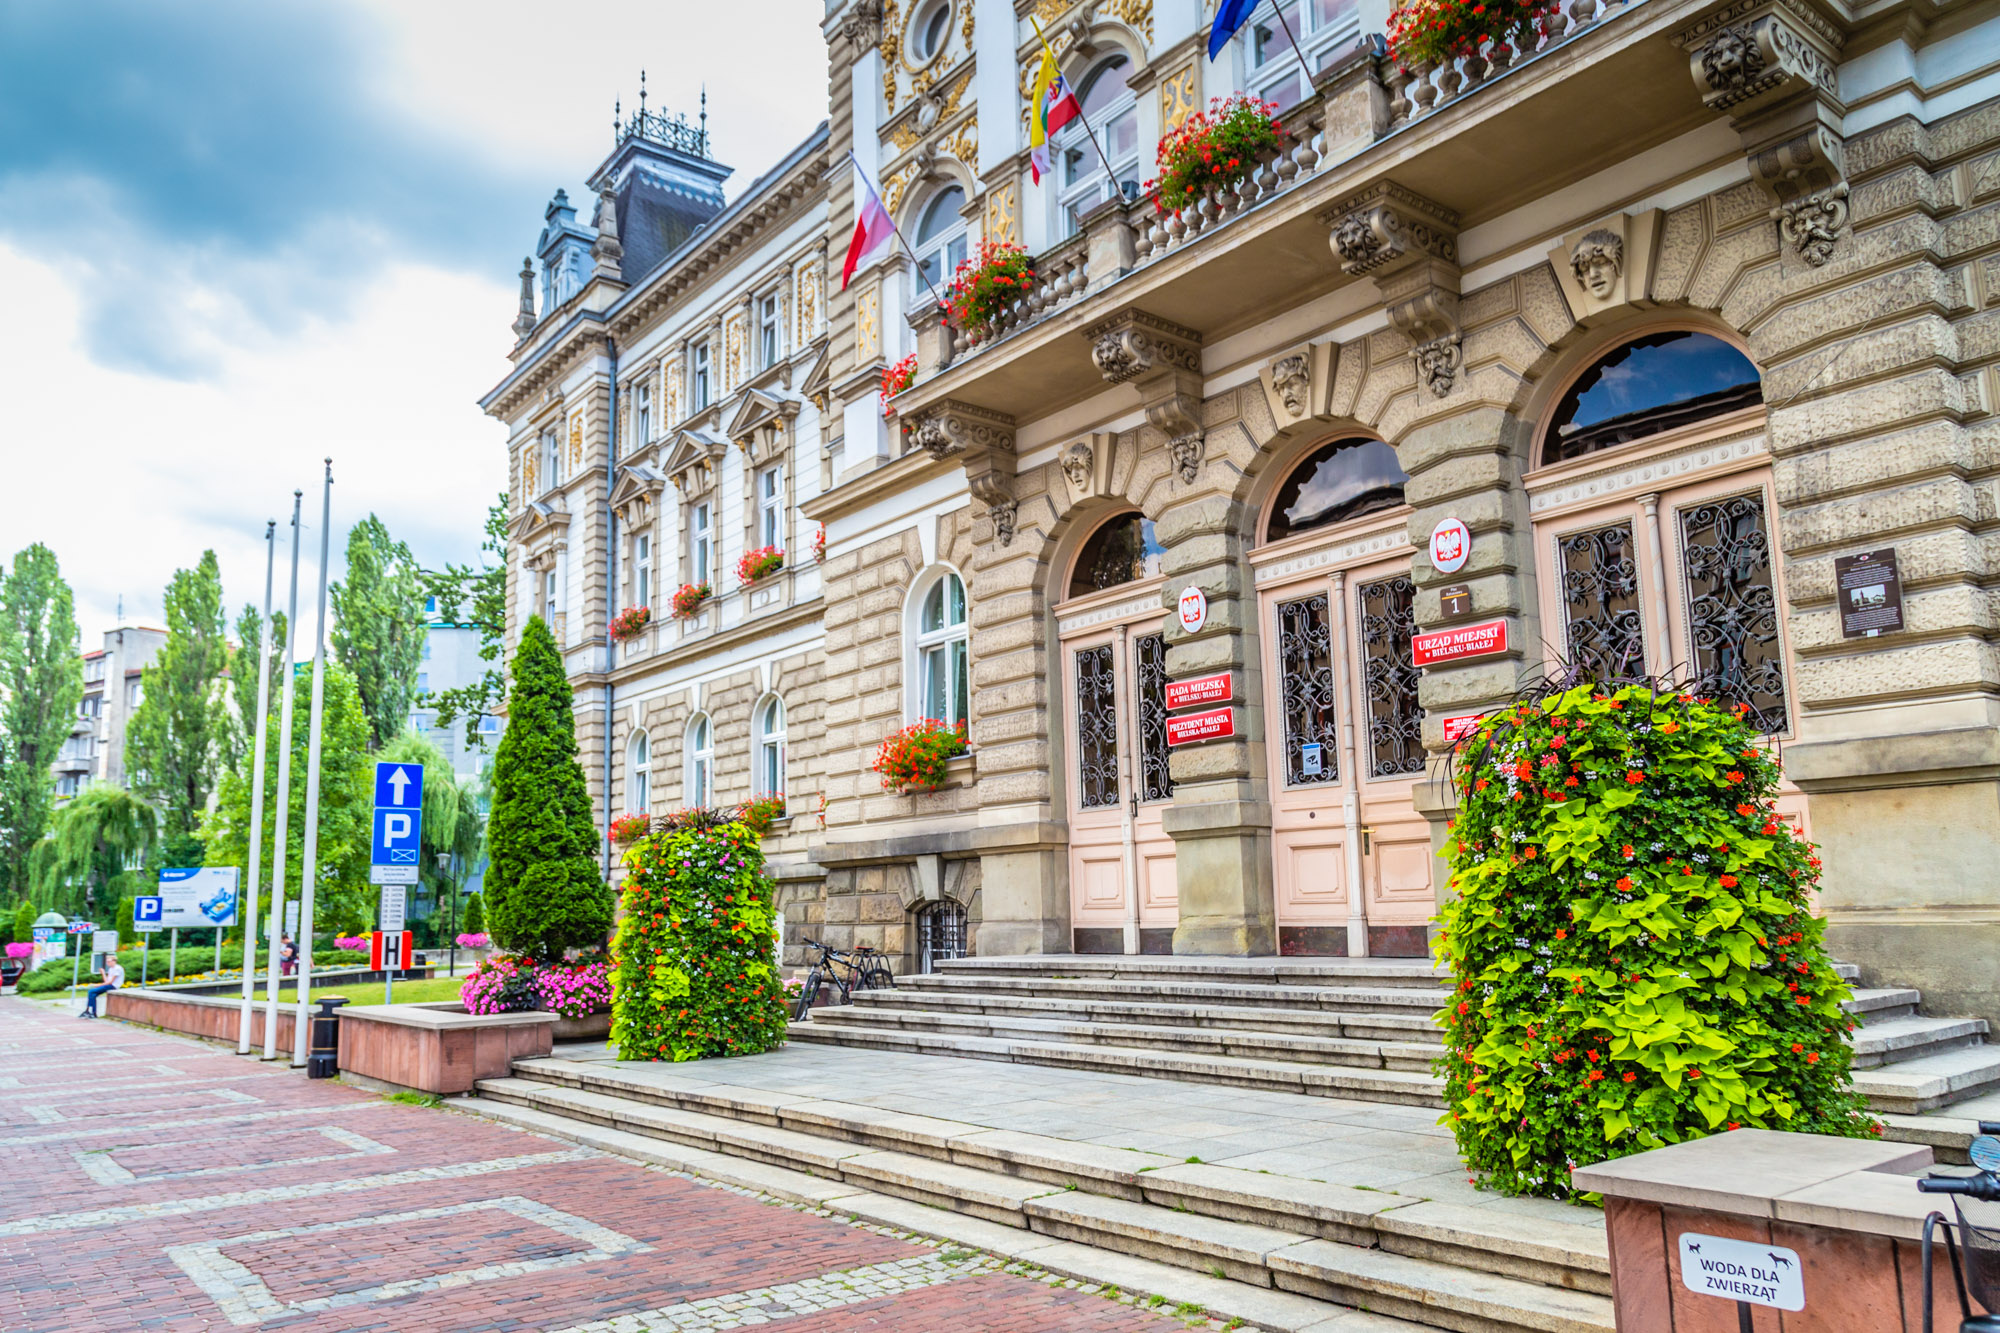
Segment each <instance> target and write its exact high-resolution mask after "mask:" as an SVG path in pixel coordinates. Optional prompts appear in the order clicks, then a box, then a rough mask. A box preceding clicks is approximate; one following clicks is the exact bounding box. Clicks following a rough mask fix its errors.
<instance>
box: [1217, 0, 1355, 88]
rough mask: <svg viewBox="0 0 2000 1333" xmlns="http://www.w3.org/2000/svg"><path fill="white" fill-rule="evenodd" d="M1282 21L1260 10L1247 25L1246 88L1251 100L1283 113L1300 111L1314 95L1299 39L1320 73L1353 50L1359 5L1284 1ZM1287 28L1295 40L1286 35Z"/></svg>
mask: <svg viewBox="0 0 2000 1333" xmlns="http://www.w3.org/2000/svg"><path fill="white" fill-rule="evenodd" d="M1283 8H1284V19H1283V22H1280V21H1279V16H1278V9H1277V7H1276V6H1275V5H1273V4H1265V5H1262V6H1260V7H1259V8H1258V10H1257V12H1256V13H1255V14H1254V15H1253V16H1252V17H1251V19H1250V22H1248V23H1246V24H1245V25H1243V32H1242V34H1241V36H1240V38H1239V40H1241V41H1242V43H1243V69H1244V75H1245V78H1244V82H1245V86H1246V87H1247V88H1248V90H1249V92H1250V95H1251V96H1253V97H1259V98H1262V99H1263V100H1265V101H1267V102H1276V103H1277V104H1278V107H1279V109H1280V110H1283V109H1286V108H1288V107H1291V106H1294V105H1296V104H1297V103H1298V102H1299V101H1301V100H1302V99H1303V98H1304V97H1305V96H1306V95H1307V94H1308V93H1310V92H1311V91H1312V79H1311V77H1310V76H1309V75H1307V76H1304V77H1302V76H1301V71H1300V69H1299V52H1298V49H1296V48H1294V47H1293V45H1292V39H1293V38H1296V39H1297V41H1298V45H1299V47H1300V48H1303V49H1304V51H1305V55H1306V59H1307V60H1309V61H1310V62H1311V63H1312V71H1313V72H1314V73H1317V72H1318V71H1320V70H1323V69H1325V68H1326V67H1327V66H1329V65H1331V64H1332V63H1333V62H1334V61H1335V60H1337V59H1338V58H1339V57H1340V56H1341V54H1342V53H1343V52H1345V51H1346V50H1347V49H1348V48H1349V47H1351V46H1352V45H1353V42H1354V38H1355V35H1356V34H1357V33H1358V32H1359V31H1360V24H1359V20H1358V17H1357V13H1358V5H1357V0H1285V4H1284V6H1283ZM1287 26H1289V27H1290V29H1291V37H1287V36H1286V35H1285V30H1286V28H1287Z"/></svg>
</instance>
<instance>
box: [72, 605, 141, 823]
mask: <svg viewBox="0 0 2000 1333" xmlns="http://www.w3.org/2000/svg"><path fill="white" fill-rule="evenodd" d="M166 642H167V632H166V631H165V630H163V629H153V628H149V627H147V626H143V625H121V626H119V627H118V628H117V629H112V630H106V631H105V632H104V646H103V647H102V648H99V649H98V650H97V651H95V652H89V653H85V654H84V655H83V698H82V699H81V700H79V701H78V703H77V707H76V721H75V722H74V723H73V724H72V725H71V727H70V734H69V737H68V739H67V740H65V741H64V742H63V747H62V750H61V751H60V753H58V754H57V756H56V762H55V774H56V799H57V800H59V801H60V800H67V799H68V798H69V797H72V796H75V795H76V794H77V793H79V792H81V791H82V790H83V789H84V788H86V787H88V786H90V785H91V784H93V783H98V782H108V783H110V784H112V785H113V786H116V787H123V786H126V785H128V784H127V782H126V778H125V728H126V727H127V726H128V725H129V724H130V723H131V721H132V714H133V713H135V712H137V711H138V708H139V701H140V699H141V698H142V697H143V687H142V683H141V682H142V678H143V677H144V675H145V671H146V668H147V667H148V666H150V665H152V662H153V658H154V657H156V656H158V654H159V651H160V649H161V648H162V647H164V646H165V645H166Z"/></svg>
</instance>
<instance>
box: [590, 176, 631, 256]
mask: <svg viewBox="0 0 2000 1333" xmlns="http://www.w3.org/2000/svg"><path fill="white" fill-rule="evenodd" d="M590 256H591V258H593V259H595V260H596V261H597V271H596V272H595V273H594V274H592V276H593V277H599V278H612V279H615V280H619V281H622V280H623V279H624V276H625V275H624V273H623V272H622V271H621V270H620V268H619V264H618V261H619V260H621V259H623V258H624V257H625V247H624V246H623V245H621V244H620V243H619V241H618V192H617V190H615V189H614V188H612V184H611V176H610V173H608V172H607V173H606V174H605V177H604V182H603V184H601V185H599V186H598V187H597V243H596V244H595V245H592V246H591V247H590Z"/></svg>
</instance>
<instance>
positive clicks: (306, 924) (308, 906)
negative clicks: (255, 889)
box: [292, 458, 333, 1069]
mask: <svg viewBox="0 0 2000 1333" xmlns="http://www.w3.org/2000/svg"><path fill="white" fill-rule="evenodd" d="M321 496H322V498H321V500H320V512H319V621H318V624H317V625H315V627H314V629H313V692H312V721H311V723H310V724H309V726H308V730H307V732H306V735H307V737H308V739H307V741H306V830H305V832H306V845H305V855H304V857H303V858H301V860H300V862H299V975H298V983H297V984H298V988H299V1007H298V1009H297V1010H296V1011H294V1013H293V1016H292V1068H294V1069H297V1068H299V1067H300V1066H302V1065H303V1064H305V1062H306V1037H307V1035H308V1034H309V1032H310V1030H311V1028H312V1023H311V1021H310V1020H309V1019H308V1018H307V1017H306V1015H307V1013H308V1012H309V1010H310V1007H311V1005H312V958H313V881H314V880H316V879H318V878H319V752H320V731H321V721H322V719H323V718H325V716H326V572H327V571H326V562H327V557H328V555H329V553H330V550H331V547H330V543H331V542H332V540H333V533H332V531H331V527H332V524H333V460H332V459H331V458H329V459H327V460H326V484H325V487H324V488H323V490H322V492H321Z"/></svg>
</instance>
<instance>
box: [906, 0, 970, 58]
mask: <svg viewBox="0 0 2000 1333" xmlns="http://www.w3.org/2000/svg"><path fill="white" fill-rule="evenodd" d="M971 2H972V0H966V3H967V4H970V3H971ZM950 36H951V0H932V3H931V4H929V5H927V6H925V7H924V8H923V9H922V10H920V11H919V12H918V14H917V20H916V22H914V23H912V24H911V25H910V59H912V60H913V61H915V62H916V63H917V64H919V65H921V64H924V63H926V62H928V61H930V60H931V59H932V58H933V57H935V56H936V55H937V54H938V52H940V51H942V50H944V44H945V41H946V40H947V39H948V38H949V37H950Z"/></svg>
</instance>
